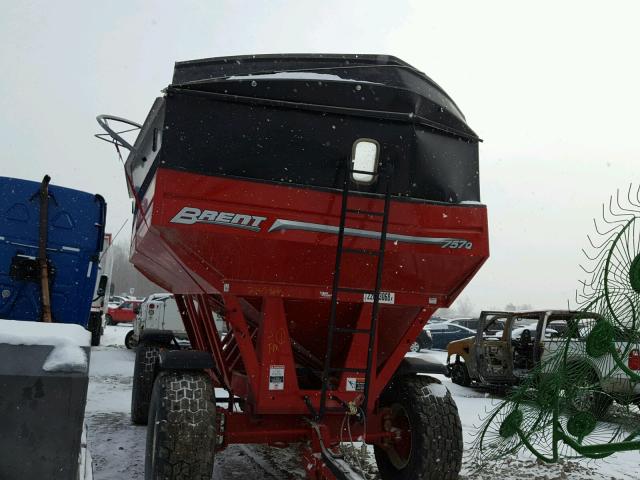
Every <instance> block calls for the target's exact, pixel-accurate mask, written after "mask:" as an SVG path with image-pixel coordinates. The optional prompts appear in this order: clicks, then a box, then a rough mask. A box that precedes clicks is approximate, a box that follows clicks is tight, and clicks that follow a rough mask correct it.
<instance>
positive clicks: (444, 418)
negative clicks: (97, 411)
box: [98, 55, 489, 479]
mask: <svg viewBox="0 0 640 480" xmlns="http://www.w3.org/2000/svg"><path fill="white" fill-rule="evenodd" d="M98 121H99V123H100V124H101V125H102V126H103V127H104V128H105V130H106V131H107V134H105V135H107V136H108V137H107V138H108V139H109V140H110V141H112V142H114V143H115V144H116V145H117V147H118V150H119V151H121V150H122V147H124V148H127V149H129V150H130V152H129V156H128V158H127V160H126V164H125V171H126V177H127V182H128V185H129V191H130V194H131V196H132V197H133V198H134V200H135V205H136V210H135V231H134V237H133V239H132V248H131V261H132V262H133V263H134V264H135V266H136V267H137V268H138V269H139V270H140V271H141V272H142V273H144V274H145V275H146V276H147V277H148V278H150V279H151V280H152V281H154V282H155V283H157V284H159V285H161V286H162V287H164V288H166V289H167V290H169V291H171V292H173V293H174V294H175V297H176V300H177V301H178V304H179V307H180V310H181V314H182V316H183V320H184V324H185V327H186V328H187V330H188V333H189V337H190V340H191V343H192V345H193V347H194V349H195V350H194V351H190V352H175V351H168V352H165V353H162V354H158V353H157V352H158V350H159V347H162V343H163V342H166V339H165V338H164V337H161V336H158V337H156V338H153V335H149V336H148V338H147V340H146V342H145V341H143V344H142V346H141V347H140V348H143V349H146V350H145V351H146V352H147V353H148V355H147V356H146V357H145V358H146V359H147V360H146V361H147V362H148V361H149V360H148V359H149V358H151V357H152V356H153V355H156V357H157V360H153V361H157V363H158V365H159V367H160V368H159V369H157V370H158V371H160V372H161V373H160V374H159V375H158V376H157V378H155V386H154V388H153V395H151V387H150V386H151V384H152V383H153V378H151V379H150V378H148V376H147V377H145V376H144V374H143V373H140V376H139V377H136V381H137V382H138V384H137V385H138V387H139V388H138V393H140V392H142V391H144V392H143V393H141V394H140V395H138V397H137V398H139V399H140V400H139V402H140V403H137V404H136V407H137V408H138V410H137V412H138V413H139V412H140V410H139V409H140V408H141V409H142V410H143V411H144V412H145V413H146V412H147V411H148V409H149V408H150V410H151V411H150V413H149V418H150V419H152V421H151V422H150V423H149V429H150V432H149V437H148V438H149V439H150V441H149V442H148V443H147V449H148V452H147V453H148V455H147V474H148V475H152V477H149V478H177V474H175V473H162V474H159V473H158V472H172V470H171V468H174V467H171V465H176V464H175V463H172V462H175V461H176V458H178V457H179V460H178V462H179V464H180V468H181V469H185V470H184V471H186V470H188V471H189V472H191V473H192V476H191V477H190V478H203V479H204V478H209V476H208V475H210V473H211V469H212V462H213V455H212V451H214V450H220V449H222V448H224V447H226V446H227V445H229V444H234V443H260V442H262V443H267V444H272V445H285V444H290V443H297V444H299V445H301V447H300V448H301V453H302V455H303V456H304V463H303V464H304V466H305V469H306V471H307V475H308V476H309V478H353V477H352V475H354V474H353V472H351V473H347V470H349V467H348V464H347V462H345V461H344V457H343V455H342V454H341V449H340V444H341V442H342V441H348V440H350V439H353V440H354V441H355V440H359V441H365V442H366V443H368V444H370V445H373V448H374V451H375V458H376V461H377V464H378V468H379V470H380V474H381V476H382V478H383V479H391V478H394V479H395V478H407V479H408V478H422V476H423V475H428V476H429V478H440V477H442V478H445V477H446V478H454V477H455V476H456V474H457V471H458V470H459V468H460V462H461V455H462V433H461V428H460V422H459V419H458V416H457V410H456V408H455V404H454V402H453V400H452V399H451V397H450V395H449V394H448V392H447V391H446V389H445V388H444V387H443V386H442V385H439V381H438V380H436V379H433V378H431V377H428V376H417V373H418V372H422V373H425V372H429V371H438V372H439V371H440V370H438V369H437V368H435V366H433V365H429V364H427V363H425V362H421V361H418V360H415V359H414V360H413V361H411V362H409V361H408V360H405V359H404V355H405V353H406V352H407V350H408V348H409V346H410V344H411V343H412V342H413V341H414V340H415V338H416V337H417V335H418V333H419V332H420V330H421V329H422V327H423V326H424V325H425V323H426V322H427V321H428V319H429V317H430V316H431V315H432V314H433V312H434V311H435V310H436V309H438V308H440V307H447V306H449V305H450V304H451V303H452V302H453V300H454V299H455V298H456V297H457V296H458V295H459V293H460V292H461V291H462V289H463V288H464V286H465V285H466V284H467V283H468V282H469V281H470V280H471V278H472V277H473V276H474V274H475V273H476V272H477V271H478V269H479V268H480V266H481V265H482V264H483V262H484V261H485V260H486V259H487V257H488V255H489V251H488V233H487V217H486V208H485V206H484V205H482V204H480V202H479V200H480V198H479V191H480V187H479V177H478V141H479V139H478V137H477V136H476V135H475V133H474V132H473V131H472V130H471V129H470V128H469V127H468V126H467V124H466V122H465V119H464V116H463V115H462V113H461V112H460V110H459V109H458V107H457V106H456V105H455V103H454V102H453V101H452V100H451V99H450V98H449V97H448V96H447V94H446V93H445V92H444V91H443V90H442V89H441V88H440V87H439V86H438V85H436V84H435V83H434V82H433V81H432V80H430V79H429V78H428V77H427V76H425V75H424V74H423V73H421V72H419V71H417V70H416V69H415V68H413V67H411V66H410V65H408V64H406V63H404V62H402V61H401V60H398V59H396V58H394V57H388V56H373V55H364V56H359V55H265V56H246V57H226V58H213V59H205V60H195V61H189V62H180V63H177V64H176V66H175V71H174V78H173V83H172V84H171V85H169V87H167V89H166V90H165V95H164V96H163V97H161V98H158V99H156V101H155V103H154V105H153V107H152V108H151V111H150V113H149V115H148V117H147V119H146V120H145V122H144V124H143V125H142V126H141V127H140V128H141V131H140V133H139V135H138V137H137V139H136V141H135V143H134V142H128V141H127V140H126V139H125V138H123V136H122V135H120V134H119V133H118V128H116V127H117V126H116V121H121V122H122V121H124V122H125V123H128V124H129V125H133V126H134V127H135V126H136V124H135V123H134V122H129V121H126V120H123V119H120V118H118V117H112V116H106V115H102V116H99V117H98ZM130 128H131V127H130V126H128V125H125V126H124V127H123V129H124V130H129V129H130ZM214 312H216V313H218V314H221V315H223V316H224V318H225V320H226V322H228V324H229V327H230V331H229V333H228V334H227V335H226V336H224V338H222V339H221V338H220V336H219V335H218V332H217V330H216V326H215V323H214V320H213V313H214ZM154 352H156V353H154ZM143 370H144V369H142V368H141V369H140V372H143ZM148 370H150V371H151V370H153V369H148ZM213 387H217V388H221V389H224V390H226V392H227V394H228V395H227V396H225V397H224V398H221V397H220V395H218V396H217V398H216V401H217V402H218V403H217V406H215V404H214V403H212V400H211V397H213ZM136 388H137V387H136V384H135V383H134V391H135V390H136ZM220 391H221V390H218V392H220ZM183 397H184V398H183ZM192 397H193V399H194V400H185V399H187V398H188V399H191V398H192ZM176 398H183V400H182V401H180V400H176ZM196 398H200V399H201V400H195V399H196ZM189 408H191V410H189ZM194 409H195V410H197V411H198V412H199V413H198V415H197V419H198V421H196V422H194V421H193V418H195V417H193V415H194V414H193V413H190V412H191V411H194ZM168 411H177V412H179V413H178V414H176V415H171V416H168V415H167V413H168ZM137 417H138V418H140V417H141V416H140V415H137ZM144 418H146V417H144ZM158 422H160V423H158ZM187 431H188V432H190V434H189V435H187V434H186V433H184V432H187ZM167 452H172V453H167ZM167 455H170V456H171V459H169V458H168V457H167ZM175 468H178V467H175ZM180 471H181V472H182V471H183V470H180ZM156 475H160V476H156Z"/></svg>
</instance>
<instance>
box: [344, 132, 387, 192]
mask: <svg viewBox="0 0 640 480" xmlns="http://www.w3.org/2000/svg"><path fill="white" fill-rule="evenodd" d="M379 154H380V144H379V143H378V142H376V141H375V140H371V139H369V138H361V139H359V140H356V142H355V143H354V144H353V152H352V155H351V168H352V169H353V170H354V172H353V173H352V176H351V178H352V179H353V181H354V182H357V183H365V184H370V183H373V182H374V181H375V180H376V172H377V171H378V157H379Z"/></svg>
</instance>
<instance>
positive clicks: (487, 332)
mask: <svg viewBox="0 0 640 480" xmlns="http://www.w3.org/2000/svg"><path fill="white" fill-rule="evenodd" d="M598 320H599V316H598V315H597V314H595V313H577V312H572V311H567V310H546V311H536V312H482V314H481V316H480V325H479V328H478V331H477V334H476V336H475V337H474V338H468V339H465V340H460V341H457V342H452V343H450V344H449V347H448V348H447V354H448V358H447V370H448V375H449V376H450V377H451V380H452V381H453V382H454V383H457V384H459V385H463V386H471V385H478V386H510V385H516V384H518V383H520V382H521V381H522V380H523V379H525V378H527V377H528V376H529V375H530V373H531V371H532V370H533V368H534V367H536V366H537V365H538V364H540V363H543V364H544V362H545V360H547V359H548V358H550V356H552V355H554V354H555V352H557V351H558V349H559V348H565V347H566V345H567V342H570V343H574V342H575V344H576V347H580V348H571V349H570V350H569V351H568V357H567V358H566V360H565V361H566V362H567V365H576V366H579V367H580V370H582V371H584V369H585V368H586V369H587V370H588V371H589V372H590V373H591V378H593V379H595V385H596V387H595V389H592V390H591V391H592V392H593V393H592V394H591V395H589V396H588V398H587V397H586V396H585V398H583V399H582V400H583V403H585V401H588V402H590V404H589V406H588V407H587V408H589V410H590V411H591V412H592V413H593V414H594V415H596V416H602V415H603V414H604V413H605V412H606V411H607V409H608V408H609V406H610V405H611V403H612V402H613V400H614V399H616V400H618V401H621V402H624V403H629V402H634V403H637V404H640V383H634V382H631V381H630V380H629V376H628V375H626V374H625V372H624V371H623V370H622V369H621V368H620V366H619V365H620V363H621V364H623V365H628V366H627V367H626V368H628V369H629V370H636V371H640V361H638V360H636V359H637V358H640V354H639V353H638V350H637V349H636V350H634V349H631V350H630V349H628V348H626V349H625V346H626V345H627V344H626V342H625V339H624V335H623V334H622V333H621V332H616V338H615V341H616V349H617V351H618V353H619V354H620V355H621V358H620V359H619V362H620V363H616V361H615V360H614V358H613V357H612V355H611V353H605V354H604V355H602V356H601V357H599V358H597V359H594V358H592V357H590V356H589V355H588V354H587V353H586V348H584V347H583V346H580V342H585V341H586V340H587V337H588V335H589V332H590V330H591V328H593V326H594V325H595V324H596V323H597V322H598ZM498 323H501V324H502V325H504V328H501V329H500V330H495V326H496V324H498ZM496 332H497V333H496ZM542 332H544V334H542ZM572 332H573V333H572ZM567 335H572V336H571V337H567ZM545 372H546V370H545V369H544V368H543V369H542V372H541V373H540V375H541V376H542V377H544V375H545ZM579 380H582V378H581V379H579Z"/></svg>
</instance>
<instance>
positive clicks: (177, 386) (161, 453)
mask: <svg viewBox="0 0 640 480" xmlns="http://www.w3.org/2000/svg"><path fill="white" fill-rule="evenodd" d="M215 413H216V406H215V400H214V390H213V385H212V383H211V379H210V378H209V377H208V376H207V375H206V374H205V373H202V372H189V371H185V372H170V371H169V372H162V373H161V374H160V375H159V376H158V377H157V378H156V381H155V384H154V387H153V395H152V398H151V408H150V410H149V426H148V427H147V449H146V455H145V477H144V478H145V479H146V480H179V479H183V478H184V479H187V478H188V479H190V480H210V479H211V475H212V474H213V459H214V448H215V440H216V431H215V430H216V429H215Z"/></svg>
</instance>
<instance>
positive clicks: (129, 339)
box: [124, 330, 137, 350]
mask: <svg viewBox="0 0 640 480" xmlns="http://www.w3.org/2000/svg"><path fill="white" fill-rule="evenodd" d="M136 345H137V342H136V341H134V339H133V330H130V331H128V332H127V335H126V337H124V346H125V347H127V348H128V349H129V350H131V349H132V348H135V347H136Z"/></svg>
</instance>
